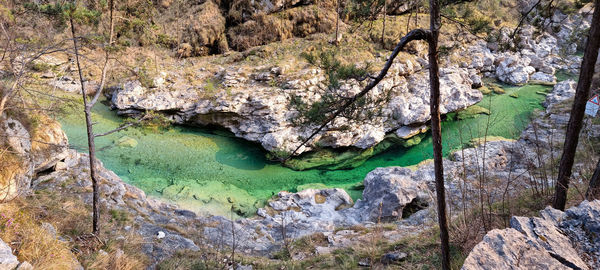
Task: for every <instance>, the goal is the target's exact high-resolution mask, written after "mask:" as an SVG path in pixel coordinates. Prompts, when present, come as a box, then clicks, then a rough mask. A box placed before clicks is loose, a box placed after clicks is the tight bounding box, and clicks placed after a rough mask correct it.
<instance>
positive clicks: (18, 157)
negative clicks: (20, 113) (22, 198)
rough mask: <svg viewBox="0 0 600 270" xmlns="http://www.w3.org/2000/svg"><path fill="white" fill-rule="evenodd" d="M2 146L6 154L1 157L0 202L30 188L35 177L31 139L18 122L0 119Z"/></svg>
mask: <svg viewBox="0 0 600 270" xmlns="http://www.w3.org/2000/svg"><path fill="white" fill-rule="evenodd" d="M0 127H1V128H2V131H0V146H4V145H6V148H3V150H5V151H6V152H4V153H3V155H1V156H0V157H1V159H0V165H2V167H3V170H0V201H5V200H11V199H13V198H15V197H16V196H17V195H19V193H21V192H24V191H25V190H27V188H28V187H29V182H30V181H31V176H32V175H33V164H32V162H31V159H30V156H31V137H30V135H29V131H27V129H26V128H25V126H23V124H21V122H19V121H18V120H15V119H12V118H8V119H0Z"/></svg>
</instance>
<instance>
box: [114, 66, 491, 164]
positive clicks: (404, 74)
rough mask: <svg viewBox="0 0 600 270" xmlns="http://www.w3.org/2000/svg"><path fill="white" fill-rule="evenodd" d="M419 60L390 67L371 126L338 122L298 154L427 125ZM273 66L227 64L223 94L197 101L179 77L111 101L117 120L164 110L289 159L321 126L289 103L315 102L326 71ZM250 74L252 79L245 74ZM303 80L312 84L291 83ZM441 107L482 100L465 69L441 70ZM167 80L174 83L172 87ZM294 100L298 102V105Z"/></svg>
mask: <svg viewBox="0 0 600 270" xmlns="http://www.w3.org/2000/svg"><path fill="white" fill-rule="evenodd" d="M422 60H423V59H420V58H416V59H415V58H412V59H404V60H401V61H400V62H399V63H396V64H394V65H393V66H392V68H391V71H390V73H389V74H388V76H386V78H385V79H384V80H383V81H382V82H381V83H380V84H379V85H378V86H377V87H376V89H374V90H373V91H372V92H371V94H370V96H371V97H370V98H372V99H376V100H383V103H382V105H381V106H380V108H373V110H372V111H371V112H369V111H368V110H364V111H362V112H361V113H363V114H365V115H366V114H368V113H373V114H374V116H373V117H370V118H369V121H356V120H353V119H347V118H340V119H337V120H336V121H334V122H333V123H332V124H331V125H330V126H329V128H328V129H329V131H326V132H324V133H323V134H320V135H319V136H318V137H317V138H316V139H315V140H314V141H313V142H311V143H310V144H309V145H307V146H305V147H303V148H301V149H300V151H299V153H298V154H300V153H303V152H307V151H311V150H313V149H314V146H315V145H317V144H318V145H319V146H320V147H332V148H339V147H354V148H358V149H367V148H370V147H373V146H375V145H376V144H377V143H379V142H381V141H382V140H383V139H384V138H385V136H386V135H387V134H389V133H392V132H394V131H396V130H397V129H399V128H401V127H404V126H409V125H414V124H417V125H418V124H422V123H425V122H426V121H428V119H429V105H428V97H429V92H428V87H427V85H428V83H427V80H428V75H427V72H418V73H416V71H417V70H420V69H422V68H423V66H422V64H421V63H422V62H423V61H422ZM277 70H278V69H276V68H274V69H272V70H271V71H268V72H266V73H260V70H259V69H251V68H242V67H236V66H229V67H228V68H226V69H223V70H221V71H219V72H218V73H217V74H216V77H218V78H219V79H220V80H221V84H222V85H223V86H224V87H227V90H228V91H227V92H220V93H217V94H216V95H214V96H201V95H199V91H200V90H201V89H199V88H201V87H202V86H195V85H189V84H186V83H183V82H181V80H179V79H178V77H180V74H177V73H175V72H170V73H168V75H167V76H168V77H169V78H167V80H166V81H167V82H166V83H164V84H163V85H160V86H158V87H156V88H152V89H149V88H146V87H143V86H142V85H141V84H140V83H139V82H135V81H133V82H126V83H123V84H122V85H120V87H118V88H117V89H116V90H115V91H114V92H112V96H111V102H112V105H113V107H114V108H116V109H117V110H119V112H120V113H121V114H135V113H137V112H140V111H145V110H155V111H163V112H165V113H166V114H167V115H168V116H169V117H170V118H171V119H172V120H174V121H175V122H176V123H180V124H192V125H219V126H223V127H226V128H227V129H229V130H231V131H232V132H233V133H234V134H235V135H236V136H238V137H241V138H244V139H247V140H250V141H255V142H259V143H260V144H261V145H262V146H263V147H264V148H265V149H266V150H268V151H271V152H280V153H286V152H287V153H291V151H293V150H294V149H295V148H296V147H297V146H298V145H299V144H300V142H301V141H302V140H303V138H306V137H308V136H309V135H310V133H311V132H312V131H313V130H315V129H316V128H317V126H318V125H319V124H320V123H309V124H306V123H302V122H300V123H299V121H298V120H300V119H301V118H302V115H301V114H300V112H299V110H298V108H295V107H294V106H293V104H291V101H292V100H293V97H298V98H300V99H301V100H302V102H304V103H306V104H311V103H313V102H316V101H318V100H319V99H320V98H321V97H322V95H324V92H325V90H324V89H326V88H327V86H326V84H327V82H326V78H325V76H324V74H323V71H321V70H318V69H303V70H301V71H299V72H297V73H294V74H279V72H278V71H277ZM245 74H252V75H245ZM303 75H304V77H305V76H306V75H308V76H309V77H310V78H309V79H295V78H298V77H303ZM269 76H270V77H271V78H274V77H277V78H278V80H280V82H281V84H282V85H284V87H273V86H269V85H268V84H267V83H266V82H265V79H264V77H269ZM441 80H442V89H441V91H442V97H443V100H444V102H443V104H442V107H441V110H442V112H443V113H448V112H452V111H456V110H460V109H464V108H466V107H468V106H470V105H473V104H474V103H476V102H478V101H480V100H481V99H482V94H481V92H480V91H478V90H476V89H472V88H471V85H472V80H471V79H470V77H469V73H468V71H467V70H466V69H462V68H446V69H442V71H441ZM169 81H172V82H169ZM365 84H366V81H365V82H358V81H355V80H350V81H347V82H345V83H344V84H343V85H342V88H343V89H344V91H343V92H345V93H346V94H345V95H347V96H349V97H350V96H351V95H354V93H358V92H359V91H360V90H361V89H362V87H363V86H364V85H365ZM296 102H297V100H296Z"/></svg>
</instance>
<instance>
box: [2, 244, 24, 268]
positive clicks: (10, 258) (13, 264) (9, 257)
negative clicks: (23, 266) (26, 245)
mask: <svg viewBox="0 0 600 270" xmlns="http://www.w3.org/2000/svg"><path fill="white" fill-rule="evenodd" d="M18 265H19V260H17V256H15V255H13V254H12V249H11V248H10V246H8V245H7V244H6V243H4V241H2V240H1V239H0V269H6V270H12V269H15V268H17V266H18Z"/></svg>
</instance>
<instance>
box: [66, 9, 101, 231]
mask: <svg viewBox="0 0 600 270" xmlns="http://www.w3.org/2000/svg"><path fill="white" fill-rule="evenodd" d="M69 22H70V23H71V35H72V37H73V49H74V51H75V60H76V62H77V71H78V72H79V82H80V83H81V96H82V97H83V106H84V109H83V112H84V113H85V126H86V128H87V137H88V152H89V158H90V178H91V179H92V190H93V192H92V193H93V198H92V212H93V217H92V233H93V234H95V235H97V234H98V231H99V228H98V217H99V216H100V211H99V208H98V199H99V195H100V194H99V192H98V176H97V175H96V145H95V144H94V131H93V127H92V112H91V106H89V105H88V100H87V94H86V92H85V85H84V81H83V74H82V73H81V64H80V63H79V48H78V47H77V35H76V34H75V24H74V23H73V18H72V17H71V18H69ZM98 91H100V89H99V90H98Z"/></svg>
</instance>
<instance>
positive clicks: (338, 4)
mask: <svg viewBox="0 0 600 270" xmlns="http://www.w3.org/2000/svg"><path fill="white" fill-rule="evenodd" d="M340 1H341V0H337V1H336V4H337V7H336V10H335V14H336V15H337V17H336V18H335V39H334V44H335V46H337V45H338V43H339V40H338V35H339V31H340Z"/></svg>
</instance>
